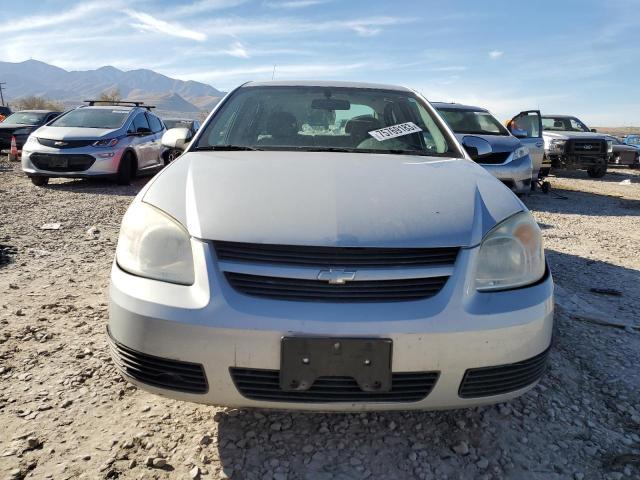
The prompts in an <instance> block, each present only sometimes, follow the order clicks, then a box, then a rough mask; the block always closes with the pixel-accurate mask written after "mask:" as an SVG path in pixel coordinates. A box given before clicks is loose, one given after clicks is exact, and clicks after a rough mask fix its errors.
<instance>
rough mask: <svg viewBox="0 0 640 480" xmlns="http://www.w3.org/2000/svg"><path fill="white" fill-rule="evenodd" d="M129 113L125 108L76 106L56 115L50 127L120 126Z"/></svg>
mask: <svg viewBox="0 0 640 480" xmlns="http://www.w3.org/2000/svg"><path fill="white" fill-rule="evenodd" d="M129 113H131V110H126V109H118V108H114V109H106V108H78V109H76V110H71V111H70V112H68V113H66V114H65V115H62V116H61V117H58V118H57V119H56V120H54V121H53V123H51V126H52V127H84V128H108V129H110V130H112V129H116V128H120V127H122V125H123V124H124V122H125V120H126V119H127V117H128V116H129Z"/></svg>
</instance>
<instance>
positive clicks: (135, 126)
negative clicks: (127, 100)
mask: <svg viewBox="0 0 640 480" xmlns="http://www.w3.org/2000/svg"><path fill="white" fill-rule="evenodd" d="M140 128H146V129H147V130H149V131H151V127H149V122H148V121H147V116H146V115H145V114H144V113H142V112H141V113H139V114H137V115H136V116H135V117H134V119H133V122H131V126H130V127H129V132H131V133H136V132H138V131H139V129H140Z"/></svg>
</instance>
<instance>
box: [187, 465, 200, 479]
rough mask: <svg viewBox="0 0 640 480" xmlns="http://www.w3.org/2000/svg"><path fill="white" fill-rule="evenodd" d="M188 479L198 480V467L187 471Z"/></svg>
mask: <svg viewBox="0 0 640 480" xmlns="http://www.w3.org/2000/svg"><path fill="white" fill-rule="evenodd" d="M189 477H190V478H192V479H193V480H198V479H199V478H200V467H198V466H197V465H196V466H195V467H193V468H192V469H191V470H189Z"/></svg>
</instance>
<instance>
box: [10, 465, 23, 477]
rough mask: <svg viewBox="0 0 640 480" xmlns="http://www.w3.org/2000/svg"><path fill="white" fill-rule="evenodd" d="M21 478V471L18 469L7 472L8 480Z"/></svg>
mask: <svg viewBox="0 0 640 480" xmlns="http://www.w3.org/2000/svg"><path fill="white" fill-rule="evenodd" d="M21 478H22V471H21V470H20V469H19V468H16V469H14V470H11V471H10V472H9V479H10V480H19V479H21Z"/></svg>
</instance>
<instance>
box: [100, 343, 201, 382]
mask: <svg viewBox="0 0 640 480" xmlns="http://www.w3.org/2000/svg"><path fill="white" fill-rule="evenodd" d="M109 340H110V344H111V356H112V358H113V361H114V363H115V364H116V366H117V367H118V369H119V370H120V371H121V372H122V374H123V375H125V376H126V377H130V378H132V379H134V380H137V381H139V382H142V383H146V384H147V385H151V386H153V387H158V388H167V389H169V390H177V391H180V392H186V393H206V392H207V391H208V390H209V386H208V384H207V378H206V377H205V374H204V368H203V367H202V365H200V364H199V363H191V362H183V361H180V360H171V359H168V358H161V357H156V356H153V355H147V354H146V353H142V352H138V351H136V350H133V349H131V348H129V347H125V346H124V345H122V344H121V343H119V342H117V341H116V340H114V339H113V338H112V337H111V335H109Z"/></svg>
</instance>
